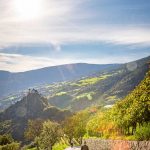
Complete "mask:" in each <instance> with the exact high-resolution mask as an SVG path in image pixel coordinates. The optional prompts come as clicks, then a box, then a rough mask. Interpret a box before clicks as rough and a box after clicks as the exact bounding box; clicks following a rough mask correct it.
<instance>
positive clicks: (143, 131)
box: [135, 123, 150, 141]
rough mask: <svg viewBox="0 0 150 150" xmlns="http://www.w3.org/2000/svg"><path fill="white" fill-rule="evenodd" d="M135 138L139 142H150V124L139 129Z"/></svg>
mask: <svg viewBox="0 0 150 150" xmlns="http://www.w3.org/2000/svg"><path fill="white" fill-rule="evenodd" d="M135 137H136V139H137V140H141V141H142V140H150V123H148V124H146V123H145V124H144V125H143V126H141V127H138V128H137V130H136V132H135Z"/></svg>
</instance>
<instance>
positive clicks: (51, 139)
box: [38, 120, 63, 150]
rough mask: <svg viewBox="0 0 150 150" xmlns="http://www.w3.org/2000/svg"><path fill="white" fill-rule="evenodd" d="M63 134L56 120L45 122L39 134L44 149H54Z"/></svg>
mask: <svg viewBox="0 0 150 150" xmlns="http://www.w3.org/2000/svg"><path fill="white" fill-rule="evenodd" d="M62 135H63V133H62V130H61V128H60V125H59V124H58V123H56V122H52V121H50V120H48V121H45V122H44V123H43V129H42V132H41V134H40V136H39V139H38V141H39V144H40V147H41V148H43V149H49V150H52V147H53V146H54V144H55V143H56V142H57V141H58V140H59V139H60V137H61V136H62Z"/></svg>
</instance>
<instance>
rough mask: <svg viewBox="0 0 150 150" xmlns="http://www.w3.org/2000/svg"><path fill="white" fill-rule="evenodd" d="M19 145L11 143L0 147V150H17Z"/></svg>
mask: <svg viewBox="0 0 150 150" xmlns="http://www.w3.org/2000/svg"><path fill="white" fill-rule="evenodd" d="M19 147H20V144H19V143H16V142H12V143H11V144H7V145H3V146H0V150H19Z"/></svg>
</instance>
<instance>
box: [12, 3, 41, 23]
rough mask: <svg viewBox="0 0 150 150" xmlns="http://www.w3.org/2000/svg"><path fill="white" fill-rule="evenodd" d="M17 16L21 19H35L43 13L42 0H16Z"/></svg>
mask: <svg viewBox="0 0 150 150" xmlns="http://www.w3.org/2000/svg"><path fill="white" fill-rule="evenodd" d="M14 10H15V12H16V17H17V18H18V19H20V20H24V21H26V20H33V19H37V18H39V17H40V16H41V15H42V0H14Z"/></svg>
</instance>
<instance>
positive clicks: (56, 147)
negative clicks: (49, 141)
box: [53, 143, 68, 150]
mask: <svg viewBox="0 0 150 150" xmlns="http://www.w3.org/2000/svg"><path fill="white" fill-rule="evenodd" d="M67 147H68V145H66V144H62V143H56V144H55V145H54V146H53V150H64V149H65V148H67Z"/></svg>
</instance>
